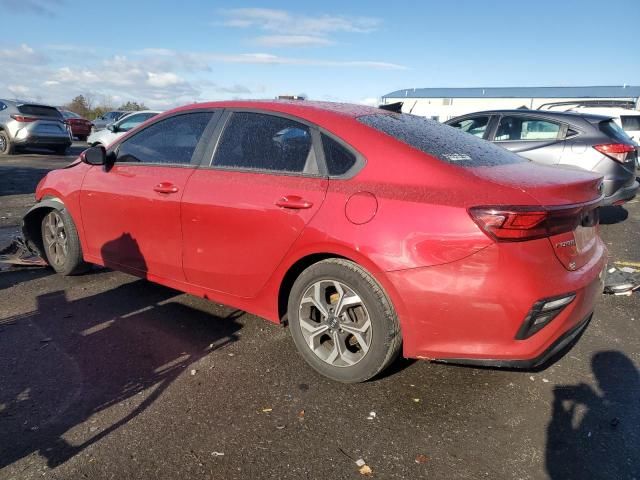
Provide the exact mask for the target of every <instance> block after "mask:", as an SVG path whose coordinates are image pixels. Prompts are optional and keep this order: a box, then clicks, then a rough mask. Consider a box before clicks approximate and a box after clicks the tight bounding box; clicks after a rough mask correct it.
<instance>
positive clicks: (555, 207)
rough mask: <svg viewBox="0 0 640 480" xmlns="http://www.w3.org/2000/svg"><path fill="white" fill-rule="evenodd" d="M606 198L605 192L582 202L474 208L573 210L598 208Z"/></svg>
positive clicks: (475, 206) (480, 206) (479, 206)
mask: <svg viewBox="0 0 640 480" xmlns="http://www.w3.org/2000/svg"><path fill="white" fill-rule="evenodd" d="M603 200H604V194H600V195H599V196H598V197H597V198H595V199H593V200H588V201H586V202H580V203H570V204H561V205H474V207H473V208H486V209H491V208H500V210H506V211H508V210H510V209H512V210H513V211H517V212H526V211H529V210H530V211H539V210H547V211H558V210H571V209H574V208H576V209H577V208H598V207H599V206H601V204H602V202H603Z"/></svg>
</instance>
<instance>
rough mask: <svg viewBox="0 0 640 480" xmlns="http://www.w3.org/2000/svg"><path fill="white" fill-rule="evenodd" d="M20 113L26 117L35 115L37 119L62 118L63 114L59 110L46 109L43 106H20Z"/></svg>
mask: <svg viewBox="0 0 640 480" xmlns="http://www.w3.org/2000/svg"><path fill="white" fill-rule="evenodd" d="M18 111H19V112H20V113H22V114H24V115H35V116H37V117H52V118H62V114H61V113H60V112H59V111H58V109H57V108H53V107H45V106H42V105H20V106H19V107H18Z"/></svg>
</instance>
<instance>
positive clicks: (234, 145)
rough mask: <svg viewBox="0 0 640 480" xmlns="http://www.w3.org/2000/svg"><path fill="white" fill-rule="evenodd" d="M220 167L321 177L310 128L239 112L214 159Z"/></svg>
mask: <svg viewBox="0 0 640 480" xmlns="http://www.w3.org/2000/svg"><path fill="white" fill-rule="evenodd" d="M213 165H214V166H218V167H228V168H238V169H250V170H267V171H273V172H288V173H309V174H317V173H318V168H317V165H316V159H315V155H314V153H313V148H312V141H311V132H310V131H309V127H307V126H306V125H303V124H302V123H299V122H296V121H294V120H290V119H288V118H283V117H278V116H275V115H267V114H262V113H250V112H235V113H233V114H231V118H229V120H228V121H227V124H226V126H225V129H224V132H223V133H222V136H221V137H220V141H219V142H218V147H217V149H216V153H215V154H214V156H213Z"/></svg>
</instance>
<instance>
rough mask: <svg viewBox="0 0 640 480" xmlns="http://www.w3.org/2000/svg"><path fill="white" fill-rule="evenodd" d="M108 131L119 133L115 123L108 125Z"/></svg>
mask: <svg viewBox="0 0 640 480" xmlns="http://www.w3.org/2000/svg"><path fill="white" fill-rule="evenodd" d="M107 130H109V131H110V132H113V133H117V132H118V127H117V126H115V125H114V124H113V123H111V124H109V125H107Z"/></svg>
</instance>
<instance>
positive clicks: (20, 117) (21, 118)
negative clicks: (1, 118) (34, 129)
mask: <svg viewBox="0 0 640 480" xmlns="http://www.w3.org/2000/svg"><path fill="white" fill-rule="evenodd" d="M11 118H13V119H14V120H15V121H16V122H22V123H30V122H35V121H36V120H38V119H37V118H36V117H25V116H24V115H11Z"/></svg>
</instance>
